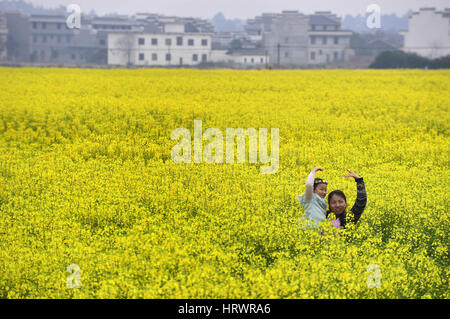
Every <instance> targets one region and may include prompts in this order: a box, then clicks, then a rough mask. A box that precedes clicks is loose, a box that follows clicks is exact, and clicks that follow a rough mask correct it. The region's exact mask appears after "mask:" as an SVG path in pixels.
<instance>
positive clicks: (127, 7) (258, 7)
mask: <svg viewBox="0 0 450 319" xmlns="http://www.w3.org/2000/svg"><path fill="white" fill-rule="evenodd" d="M25 1H26V2H31V3H33V4H35V5H36V4H38V5H43V6H44V7H48V8H54V7H58V6H59V5H61V4H63V5H68V4H71V3H75V4H78V5H79V6H80V7H81V10H82V12H89V11H90V10H91V9H94V10H95V12H96V13H97V14H100V15H103V14H105V13H112V12H117V13H120V14H128V15H131V14H134V13H136V12H148V13H159V14H164V15H177V16H186V17H187V16H192V17H200V18H208V19H209V18H212V17H213V16H214V15H215V14H216V13H218V12H219V11H220V12H222V13H223V14H224V15H225V17H226V18H228V19H229V18H240V19H248V18H253V17H254V16H256V15H260V14H261V13H263V12H281V11H282V10H298V11H299V12H302V13H306V14H309V13H313V12H314V11H332V12H333V13H336V14H338V15H339V16H342V15H344V14H351V15H357V14H361V15H365V14H366V8H367V6H368V5H369V4H372V3H375V4H378V5H379V6H380V8H381V13H382V14H384V13H385V14H390V13H396V14H397V15H403V14H404V13H405V12H406V11H407V10H408V9H412V10H418V9H419V8H421V7H436V8H437V9H443V8H445V7H447V8H449V7H450V3H449V1H448V0H367V1H366V0H307V1H305V0H120V1H118V0H25Z"/></svg>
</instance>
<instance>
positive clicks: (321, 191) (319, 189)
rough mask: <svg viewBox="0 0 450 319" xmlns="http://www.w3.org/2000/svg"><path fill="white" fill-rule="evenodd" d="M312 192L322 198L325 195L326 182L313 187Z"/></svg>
mask: <svg viewBox="0 0 450 319" xmlns="http://www.w3.org/2000/svg"><path fill="white" fill-rule="evenodd" d="M314 193H316V194H317V195H319V196H320V197H322V198H325V196H326V195H327V184H323V183H322V184H318V185H317V186H316V188H315V189H314Z"/></svg>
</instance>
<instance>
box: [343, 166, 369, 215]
mask: <svg viewBox="0 0 450 319" xmlns="http://www.w3.org/2000/svg"><path fill="white" fill-rule="evenodd" d="M349 173H350V174H348V175H347V176H346V177H353V178H355V182H356V200H355V204H354V205H353V207H352V208H351V209H350V211H351V212H352V213H353V215H354V219H353V222H354V223H356V222H357V221H358V220H359V218H360V217H361V215H362V213H363V211H364V208H366V204H367V193H366V185H365V184H364V180H363V178H362V177H360V176H358V175H357V174H355V173H353V172H351V171H349Z"/></svg>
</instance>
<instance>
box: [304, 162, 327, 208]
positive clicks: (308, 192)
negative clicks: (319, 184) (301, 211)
mask: <svg viewBox="0 0 450 319" xmlns="http://www.w3.org/2000/svg"><path fill="white" fill-rule="evenodd" d="M322 170H323V169H321V168H320V167H314V168H313V170H312V171H311V173H309V175H308V177H307V178H306V185H305V200H307V201H310V200H311V199H312V197H313V193H314V178H315V177H316V172H317V171H322Z"/></svg>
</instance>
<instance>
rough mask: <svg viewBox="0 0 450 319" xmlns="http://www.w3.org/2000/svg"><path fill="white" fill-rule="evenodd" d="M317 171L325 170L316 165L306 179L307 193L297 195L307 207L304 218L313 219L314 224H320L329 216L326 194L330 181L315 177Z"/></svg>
mask: <svg viewBox="0 0 450 319" xmlns="http://www.w3.org/2000/svg"><path fill="white" fill-rule="evenodd" d="M317 171H323V169H321V168H320V167H314V169H313V170H312V171H311V173H309V175H308V178H307V179H306V185H305V193H304V194H301V195H298V196H297V199H298V200H299V201H300V204H301V205H302V206H303V208H304V209H305V216H304V218H306V219H307V220H309V221H312V222H313V224H314V226H318V224H319V223H320V222H321V221H323V220H325V219H326V216H327V202H326V201H325V196H326V195H327V185H328V181H326V180H323V179H321V178H315V176H316V172H317Z"/></svg>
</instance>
